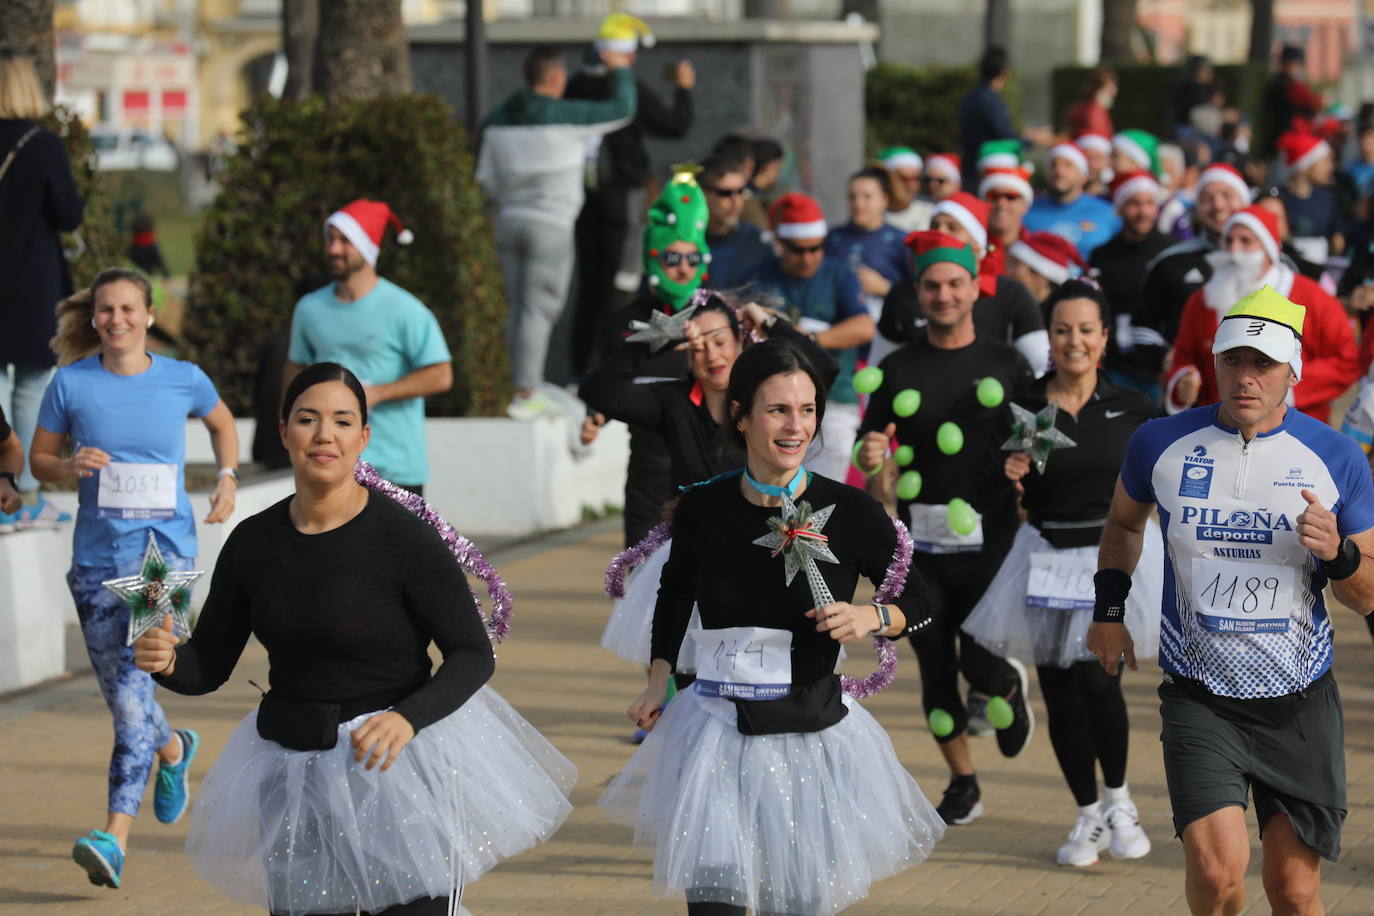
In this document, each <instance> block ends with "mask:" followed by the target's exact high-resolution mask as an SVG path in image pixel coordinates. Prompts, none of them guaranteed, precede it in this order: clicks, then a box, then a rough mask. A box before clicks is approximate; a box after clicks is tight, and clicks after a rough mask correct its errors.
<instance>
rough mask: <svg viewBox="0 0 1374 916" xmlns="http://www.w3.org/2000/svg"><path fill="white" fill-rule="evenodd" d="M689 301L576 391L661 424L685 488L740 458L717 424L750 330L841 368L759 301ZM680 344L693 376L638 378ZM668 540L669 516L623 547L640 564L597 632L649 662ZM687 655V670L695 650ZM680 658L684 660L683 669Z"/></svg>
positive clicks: (619, 412)
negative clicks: (675, 317)
mask: <svg viewBox="0 0 1374 916" xmlns="http://www.w3.org/2000/svg"><path fill="white" fill-rule="evenodd" d="M687 309H692V311H690V312H686V310H684V313H685V314H684V313H680V314H683V317H684V319H685V320H680V321H678V322H677V323H676V324H675V325H672V326H671V327H669V326H668V325H667V323H665V325H664V326H665V328H666V330H665V331H664V332H663V333H662V334H661V335H660V336H658V337H653V338H650V339H647V340H635V339H631V340H628V341H626V343H625V344H624V345H623V346H622V347H621V348H620V349H619V350H618V351H617V352H616V353H614V354H612V355H611V356H610V357H609V358H608V359H607V360H606V361H605V362H603V363H602V364H601V365H599V366H597V367H596V368H595V369H594V370H592V372H591V373H590V374H589V375H588V376H587V378H586V380H585V381H584V382H583V383H582V387H581V389H580V390H579V391H578V394H579V395H580V396H581V397H582V399H583V400H584V401H586V402H587V403H588V404H589V405H590V406H591V407H592V408H593V409H595V410H597V411H599V412H601V413H603V414H605V415H606V416H608V417H610V418H611V419H613V420H621V421H623V422H625V423H629V424H631V425H634V426H639V427H643V428H645V429H648V430H651V431H653V432H655V433H657V434H659V435H660V436H661V437H662V438H663V440H664V441H665V442H666V444H667V446H668V454H669V459H670V462H671V472H672V483H673V486H674V487H679V488H681V487H686V486H690V485H691V484H693V483H698V482H700V481H703V480H707V479H708V478H711V477H714V476H715V475H716V474H719V473H721V472H723V471H728V470H732V469H734V468H738V467H740V466H741V465H742V464H743V463H744V454H743V451H742V450H740V449H738V448H735V447H734V446H732V445H731V444H730V443H728V442H723V441H722V440H721V436H720V426H721V424H722V423H723V422H724V421H725V419H726V404H725V392H726V388H727V387H728V386H729V384H730V371H731V367H732V366H734V364H735V360H736V359H738V358H739V355H740V353H741V352H742V351H743V350H744V348H745V346H746V344H747V341H748V340H750V339H752V338H763V339H769V340H771V339H778V340H790V341H792V342H793V343H795V344H796V345H797V346H798V347H800V348H802V349H803V350H805V351H806V353H807V355H808V356H809V357H811V359H812V362H813V363H814V364H815V365H817V366H819V367H820V370H821V372H822V374H823V376H824V378H825V380H826V381H827V382H832V381H833V380H834V378H835V376H836V375H838V374H839V366H838V364H836V362H835V360H834V359H833V358H831V357H830V355H829V354H828V353H827V352H826V351H825V349H823V348H822V347H820V346H819V345H818V344H816V343H815V342H814V341H812V340H811V339H810V338H808V337H806V336H805V335H804V334H802V333H801V332H800V331H797V330H796V329H794V328H793V327H792V325H790V324H788V323H787V320H786V319H785V318H782V317H781V316H779V315H778V314H777V313H776V312H773V311H771V310H769V309H766V308H764V307H763V306H761V305H758V304H757V303H753V302H751V303H748V304H746V305H744V306H743V307H741V308H740V309H739V310H738V311H736V309H735V308H733V307H732V306H731V305H730V304H729V303H728V302H726V301H725V299H723V298H722V297H721V296H720V295H719V294H717V293H715V292H712V291H711V290H702V291H699V292H698V293H696V294H694V296H693V298H692V299H691V301H690V302H689V304H688V306H687ZM687 315H690V318H687V317H686V316H687ZM677 344H682V345H684V346H685V347H686V349H687V352H688V360H689V365H690V367H691V372H692V377H691V378H690V379H671V380H659V381H655V382H649V383H644V382H641V381H640V380H639V379H640V376H642V375H643V372H642V367H643V366H644V365H645V363H647V362H648V361H649V360H650V359H651V358H652V357H653V356H654V355H655V352H656V350H662V349H666V348H667V347H669V346H674V345H677ZM670 543H671V541H670V539H669V537H668V528H667V526H666V525H664V526H660V527H659V528H656V529H654V531H652V532H650V534H649V537H648V538H646V539H645V541H643V542H641V544H640V545H637V546H636V547H632V548H631V549H630V550H629V551H627V552H626V553H627V554H629V555H631V556H638V557H640V565H638V566H636V567H635V568H634V569H633V570H632V571H631V572H630V573H629V576H628V578H627V579H625V580H623V581H620V580H617V581H618V582H619V584H618V586H616V587H614V588H613V591H614V592H616V594H612V597H614V598H616V599H617V600H616V603H615V605H614V607H613V608H612V609H611V617H610V620H609V621H607V623H606V629H605V632H603V633H602V635H601V645H602V647H603V648H605V649H606V650H608V651H610V652H612V653H614V654H615V655H616V656H618V657H619V658H623V659H624V660H626V661H628V662H634V663H635V664H637V665H640V666H641V667H644V668H647V667H649V625H650V623H651V621H652V619H653V612H654V602H655V600H656V599H657V597H658V576H659V573H660V572H661V571H662V569H663V564H664V563H665V562H667V560H668V545H669V544H670ZM619 566H620V567H622V568H623V567H624V566H625V563H624V562H623V561H622V563H621V564H619ZM682 662H683V665H685V666H686V670H690V659H688V658H684V659H682ZM683 665H680V666H679V668H678V670H684V668H683Z"/></svg>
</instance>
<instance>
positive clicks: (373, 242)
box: [324, 198, 415, 267]
mask: <svg viewBox="0 0 1374 916" xmlns="http://www.w3.org/2000/svg"><path fill="white" fill-rule="evenodd" d="M388 224H389V225H391V226H393V227H395V229H396V241H397V242H398V243H400V244H402V245H409V244H410V243H411V242H413V241H415V235H414V234H413V233H412V232H411V231H410V230H409V229H407V228H406V227H405V226H403V225H401V220H400V217H398V216H397V215H396V214H395V213H392V212H391V208H390V207H388V206H387V205H386V204H385V203H383V202H382V201H380V200H368V199H367V198H359V199H358V200H355V201H353V202H352V203H351V204H348V205H347V206H344V207H342V208H340V209H338V210H335V211H334V212H333V213H331V214H329V219H327V220H325V221H324V234H325V238H326V239H327V238H328V237H329V227H330V226H333V227H334V228H335V229H338V230H339V231H340V232H342V233H343V237H344V238H346V239H348V240H349V241H350V242H352V243H353V247H354V248H356V249H358V253H359V254H360V255H362V256H363V260H364V261H366V262H367V263H369V264H371V265H372V266H373V267H376V266H377V255H378V253H379V252H380V251H381V249H382V235H383V234H384V233H385V232H386V227H387V225H388Z"/></svg>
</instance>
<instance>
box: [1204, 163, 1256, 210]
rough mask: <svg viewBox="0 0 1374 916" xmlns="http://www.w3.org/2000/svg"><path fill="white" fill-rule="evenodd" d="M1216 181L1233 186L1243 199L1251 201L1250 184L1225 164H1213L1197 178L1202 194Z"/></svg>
mask: <svg viewBox="0 0 1374 916" xmlns="http://www.w3.org/2000/svg"><path fill="white" fill-rule="evenodd" d="M1214 181H1220V182H1221V183H1222V184H1225V185H1229V186H1231V187H1232V188H1234V189H1235V191H1236V193H1237V194H1239V195H1240V199H1241V200H1243V201H1245V202H1246V203H1247V204H1248V203H1250V186H1249V185H1248V184H1246V183H1245V179H1244V178H1241V177H1240V175H1238V174H1236V173H1235V172H1233V171H1231V169H1229V168H1226V167H1225V166H1219V165H1213V166H1208V167H1207V168H1205V169H1203V170H1202V174H1201V175H1199V176H1198V180H1197V191H1198V193H1199V194H1201V193H1202V189H1203V188H1205V187H1207V185H1209V184H1211V183H1212V182H1214Z"/></svg>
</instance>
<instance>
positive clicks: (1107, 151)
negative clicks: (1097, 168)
mask: <svg viewBox="0 0 1374 916" xmlns="http://www.w3.org/2000/svg"><path fill="white" fill-rule="evenodd" d="M1073 142H1074V143H1075V144H1076V145H1077V146H1078V148H1079V149H1086V150H1092V151H1093V152H1097V153H1101V154H1102V155H1104V156H1110V155H1111V154H1112V140H1111V138H1110V137H1104V136H1102V135H1101V134H1082V135H1081V136H1078V137H1074V140H1073Z"/></svg>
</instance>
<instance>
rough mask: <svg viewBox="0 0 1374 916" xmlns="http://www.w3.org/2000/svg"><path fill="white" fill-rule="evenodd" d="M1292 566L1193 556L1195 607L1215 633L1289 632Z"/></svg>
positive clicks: (1208, 628)
mask: <svg viewBox="0 0 1374 916" xmlns="http://www.w3.org/2000/svg"><path fill="white" fill-rule="evenodd" d="M1294 576H1295V571H1294V570H1293V569H1292V568H1291V567H1285V566H1269V565H1265V564H1259V563H1241V562H1236V561H1234V560H1222V559H1217V558H1214V557H1195V558H1194V559H1193V607H1194V608H1195V609H1196V611H1197V616H1198V622H1199V623H1201V624H1202V626H1203V628H1204V629H1207V630H1211V631H1212V632H1214V633H1286V632H1287V631H1288V621H1289V618H1290V615H1291V614H1292V612H1293V584H1294Z"/></svg>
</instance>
